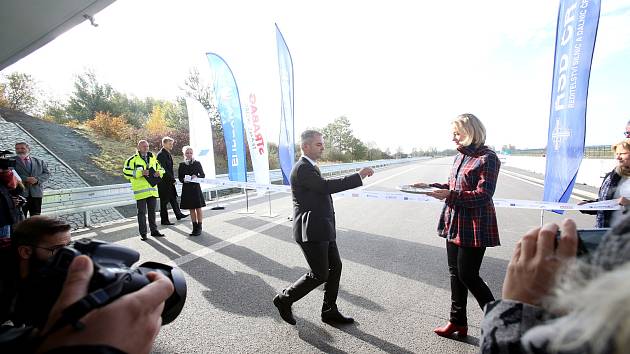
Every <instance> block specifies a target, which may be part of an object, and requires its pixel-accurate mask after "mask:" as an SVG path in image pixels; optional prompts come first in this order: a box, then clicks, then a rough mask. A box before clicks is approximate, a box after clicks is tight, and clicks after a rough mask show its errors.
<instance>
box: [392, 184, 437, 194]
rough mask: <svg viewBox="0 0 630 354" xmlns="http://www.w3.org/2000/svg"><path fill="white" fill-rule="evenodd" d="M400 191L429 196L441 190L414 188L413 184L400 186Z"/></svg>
mask: <svg viewBox="0 0 630 354" xmlns="http://www.w3.org/2000/svg"><path fill="white" fill-rule="evenodd" d="M398 190H400V191H401V192H406V193H415V194H429V193H431V192H435V191H437V190H439V188H435V187H429V186H427V187H414V186H413V185H411V184H403V185H402V186H398Z"/></svg>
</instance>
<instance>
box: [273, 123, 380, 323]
mask: <svg viewBox="0 0 630 354" xmlns="http://www.w3.org/2000/svg"><path fill="white" fill-rule="evenodd" d="M301 140H302V153H303V155H302V157H301V158H300V159H299V160H298V161H297V162H296V163H295V166H293V170H292V171H291V192H292V195H293V237H294V238H295V241H296V242H297V243H298V245H299V246H300V248H301V249H302V252H303V253H304V257H305V258H306V262H307V263H308V265H309V267H310V272H308V273H306V274H305V275H303V276H302V277H301V278H300V279H298V280H297V281H296V282H295V283H294V284H293V285H291V286H289V287H288V288H286V289H284V290H283V291H282V293H280V294H278V295H276V297H275V298H274V299H273V304H274V305H275V306H276V307H277V308H278V311H279V312H280V316H281V317H282V319H283V320H285V321H286V322H287V323H289V324H292V325H295V319H294V318H293V313H292V312H291V304H292V303H294V302H296V301H298V300H299V299H301V298H302V297H304V296H305V295H306V294H308V293H309V292H310V291H311V290H313V289H315V288H317V287H318V286H319V285H321V284H323V283H326V285H325V286H324V304H323V306H322V321H324V322H326V323H338V324H343V323H352V322H354V320H353V319H352V318H350V317H345V316H343V315H342V314H341V313H340V312H339V310H338V309H337V303H336V302H337V294H338V292H339V279H340V278H341V257H340V256H339V251H338V249H337V243H336V241H335V239H336V230H335V210H334V208H333V201H332V197H331V194H334V193H337V192H341V191H344V190H348V189H352V188H356V187H359V186H361V185H363V181H362V180H363V178H365V177H369V176H371V175H372V174H374V171H373V170H372V169H371V168H370V167H365V168H362V169H361V170H360V171H359V172H358V173H355V174H352V175H350V176H346V177H343V178H338V179H324V178H322V176H321V173H320V171H319V167H317V165H316V163H317V160H318V159H319V158H320V157H321V156H322V153H323V152H324V139H323V136H322V134H321V133H320V132H318V131H315V130H307V131H305V132H303V133H302V136H301Z"/></svg>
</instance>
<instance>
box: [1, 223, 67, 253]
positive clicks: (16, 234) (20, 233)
mask: <svg viewBox="0 0 630 354" xmlns="http://www.w3.org/2000/svg"><path fill="white" fill-rule="evenodd" d="M69 230H70V224H68V223H67V222H65V221H63V220H60V219H57V218H52V217H50V216H44V215H36V216H33V217H30V218H28V219H26V220H24V221H21V222H20V223H18V224H17V225H16V226H15V229H13V233H11V243H12V244H13V245H14V246H15V247H17V246H24V245H37V244H38V243H39V242H40V241H41V240H42V239H43V238H44V237H46V236H50V235H54V234H56V233H59V232H66V231H69Z"/></svg>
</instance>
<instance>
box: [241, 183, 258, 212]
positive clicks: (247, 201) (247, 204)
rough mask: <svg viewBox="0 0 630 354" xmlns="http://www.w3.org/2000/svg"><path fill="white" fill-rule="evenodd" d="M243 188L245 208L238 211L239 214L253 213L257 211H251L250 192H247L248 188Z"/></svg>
mask: <svg viewBox="0 0 630 354" xmlns="http://www.w3.org/2000/svg"><path fill="white" fill-rule="evenodd" d="M243 189H244V190H245V210H241V211H239V212H238V213H239V214H253V213H255V211H253V210H252V211H250V210H249V193H248V192H247V191H248V189H247V188H245V187H243Z"/></svg>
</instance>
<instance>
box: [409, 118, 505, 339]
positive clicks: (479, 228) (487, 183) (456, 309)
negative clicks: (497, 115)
mask: <svg viewBox="0 0 630 354" xmlns="http://www.w3.org/2000/svg"><path fill="white" fill-rule="evenodd" d="M485 140H486V129H485V127H484V126H483V124H482V123H481V121H480V120H479V119H478V118H477V117H475V116H474V115H472V114H469V113H466V114H462V115H460V116H458V117H457V118H456V119H455V120H454V121H453V141H454V142H455V144H456V145H457V151H458V152H459V153H458V154H457V156H455V162H454V163H453V167H452V169H451V174H450V176H449V179H448V183H446V184H441V183H433V184H430V185H429V184H426V183H422V182H419V183H416V184H414V186H415V187H420V188H426V187H429V186H430V187H434V188H438V189H437V190H436V191H433V192H430V193H429V195H430V196H432V197H434V198H437V199H440V200H444V208H443V209H442V214H441V216H440V220H439V223H438V234H439V236H441V237H444V238H446V254H447V260H448V270H449V273H450V279H451V314H450V320H449V322H448V323H447V324H446V325H445V326H443V327H438V328H436V329H435V330H434V332H435V333H436V334H437V335H439V336H451V335H453V334H455V333H457V334H458V335H460V336H466V335H467V334H468V322H467V316H466V303H467V298H468V291H469V290H470V292H471V293H472V294H473V295H474V296H475V299H477V302H478V303H479V306H480V307H481V309H483V307H484V306H485V305H486V304H487V303H488V302H490V301H493V300H494V296H493V295H492V292H491V291H490V288H488V285H487V284H486V283H485V282H484V281H483V279H481V277H480V276H479V268H480V267H481V262H482V261H483V255H484V253H485V251H486V247H494V246H498V245H499V244H500V242H499V231H498V228H497V218H496V214H495V210H494V204H493V203H492V196H493V195H494V190H495V188H496V185H497V177H498V176H499V168H500V167H501V162H500V161H499V159H498V157H497V155H496V154H495V152H494V151H492V150H491V149H490V148H488V147H487V146H485V145H484V143H485Z"/></svg>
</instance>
